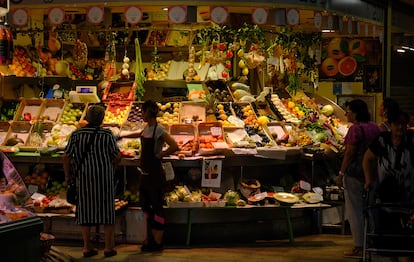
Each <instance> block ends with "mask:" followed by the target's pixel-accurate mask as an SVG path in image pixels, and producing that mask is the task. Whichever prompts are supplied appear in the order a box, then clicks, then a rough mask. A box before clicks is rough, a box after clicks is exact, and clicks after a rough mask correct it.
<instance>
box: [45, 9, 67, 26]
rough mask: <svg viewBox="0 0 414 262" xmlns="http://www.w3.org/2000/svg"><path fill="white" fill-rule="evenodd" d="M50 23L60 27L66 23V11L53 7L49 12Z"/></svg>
mask: <svg viewBox="0 0 414 262" xmlns="http://www.w3.org/2000/svg"><path fill="white" fill-rule="evenodd" d="M48 17H49V22H50V24H52V25H60V24H62V23H63V22H64V21H65V10H64V9H63V8H62V7H51V8H49V12H48Z"/></svg>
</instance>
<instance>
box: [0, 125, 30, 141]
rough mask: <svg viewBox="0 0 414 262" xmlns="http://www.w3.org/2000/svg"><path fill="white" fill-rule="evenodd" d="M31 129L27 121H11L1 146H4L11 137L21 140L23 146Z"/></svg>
mask: <svg viewBox="0 0 414 262" xmlns="http://www.w3.org/2000/svg"><path fill="white" fill-rule="evenodd" d="M31 128H32V125H31V124H30V122H28V121H13V122H12V123H11V124H10V128H9V131H8V132H7V135H6V138H5V139H4V141H3V145H6V143H7V140H9V139H10V138H13V137H18V138H20V139H22V140H23V144H26V142H27V139H28V138H29V134H30V130H31Z"/></svg>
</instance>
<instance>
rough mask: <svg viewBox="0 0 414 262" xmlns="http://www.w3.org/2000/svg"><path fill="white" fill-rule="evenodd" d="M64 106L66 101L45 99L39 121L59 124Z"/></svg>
mask: <svg viewBox="0 0 414 262" xmlns="http://www.w3.org/2000/svg"><path fill="white" fill-rule="evenodd" d="M64 105H65V100H64V99H45V100H44V103H43V107H42V110H41V112H40V116H39V119H40V120H50V121H53V122H57V121H58V120H59V118H60V116H61V115H62V111H63V107H64Z"/></svg>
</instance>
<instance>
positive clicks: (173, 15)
mask: <svg viewBox="0 0 414 262" xmlns="http://www.w3.org/2000/svg"><path fill="white" fill-rule="evenodd" d="M168 20H169V21H170V22H171V23H176V24H181V23H184V22H186V20H187V8H186V7H185V6H180V5H176V6H170V7H169V8H168Z"/></svg>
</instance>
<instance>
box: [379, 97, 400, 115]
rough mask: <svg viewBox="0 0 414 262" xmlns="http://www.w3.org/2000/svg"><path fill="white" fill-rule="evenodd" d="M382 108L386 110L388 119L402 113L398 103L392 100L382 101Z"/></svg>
mask: <svg viewBox="0 0 414 262" xmlns="http://www.w3.org/2000/svg"><path fill="white" fill-rule="evenodd" d="M382 108H383V110H384V113H385V116H386V117H387V118H388V117H389V115H391V114H396V113H398V111H400V105H399V104H398V102H397V101H395V100H394V99H392V98H389V97H387V98H384V100H383V101H382Z"/></svg>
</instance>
